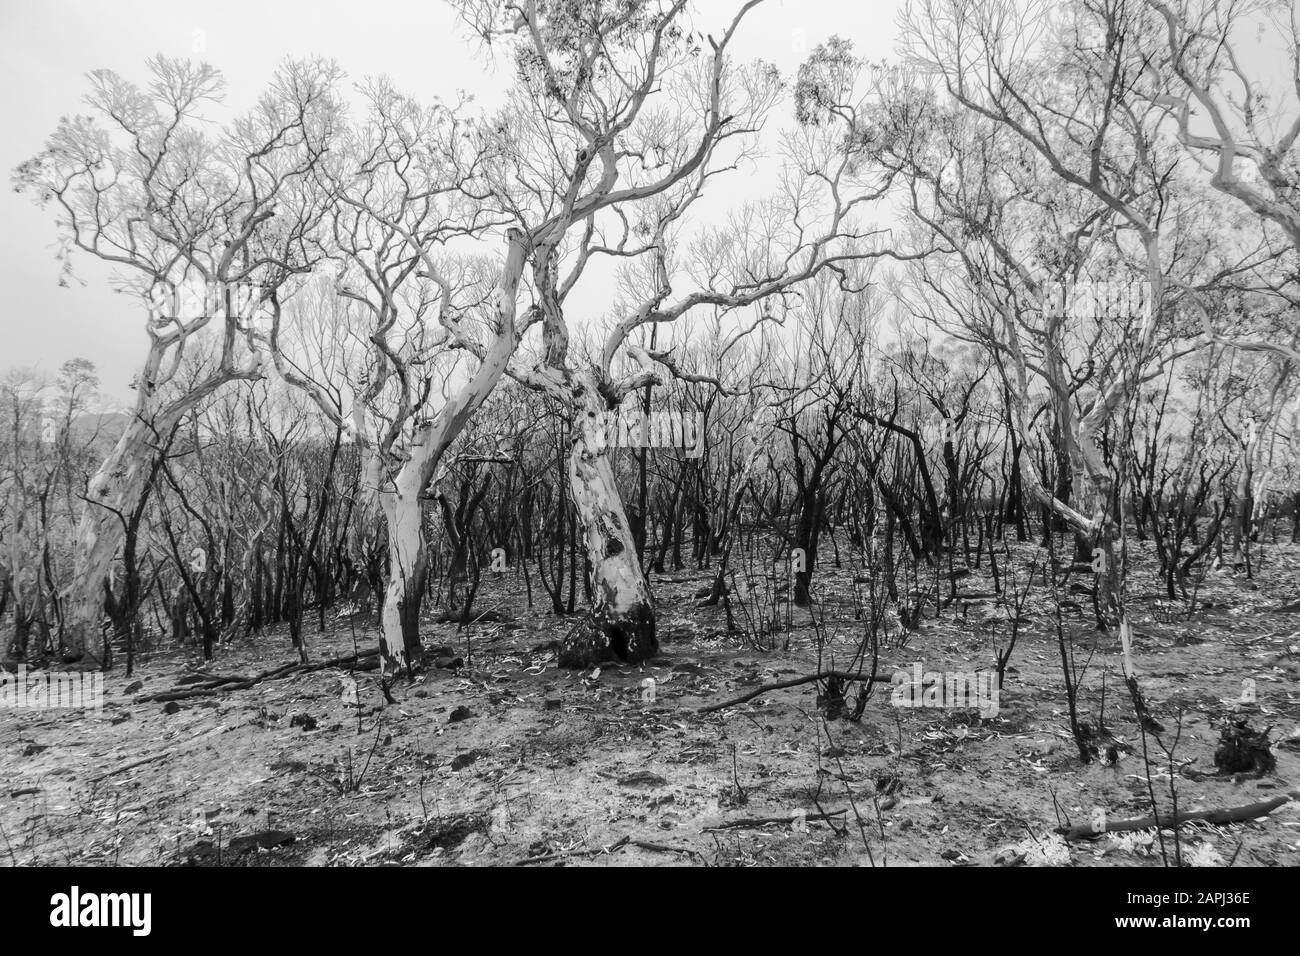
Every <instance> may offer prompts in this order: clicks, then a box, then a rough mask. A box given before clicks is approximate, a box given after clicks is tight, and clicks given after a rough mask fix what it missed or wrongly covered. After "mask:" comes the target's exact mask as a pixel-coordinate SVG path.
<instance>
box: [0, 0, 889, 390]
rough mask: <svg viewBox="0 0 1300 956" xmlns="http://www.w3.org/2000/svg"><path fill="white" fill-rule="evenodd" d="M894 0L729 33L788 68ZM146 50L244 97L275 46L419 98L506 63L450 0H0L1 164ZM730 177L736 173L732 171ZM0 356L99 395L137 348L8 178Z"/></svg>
mask: <svg viewBox="0 0 1300 956" xmlns="http://www.w3.org/2000/svg"><path fill="white" fill-rule="evenodd" d="M739 6H740V4H739V2H738V0H698V3H697V5H696V9H697V11H698V15H697V19H696V25H697V28H700V29H703V30H705V31H706V32H708V31H715V32H716V31H719V30H720V29H721V28H722V27H724V26H725V24H726V23H727V22H729V21H730V19H731V17H732V16H734V14H735V11H736V10H737V9H739ZM898 6H899V0H879V2H876V0H873V2H868V3H845V2H842V0H765V2H764V3H763V4H761V5H760V6H759V7H758V8H756V9H755V10H753V11H751V12H750V14H749V15H748V16H747V17H746V19H745V22H744V24H743V26H742V27H741V29H740V31H739V33H738V34H737V36H736V38H735V40H734V41H733V49H734V53H735V55H736V56H737V58H740V59H750V58H755V57H759V58H762V59H764V60H768V61H770V62H772V63H774V64H775V65H776V66H777V67H778V68H779V69H780V70H781V71H782V72H783V73H785V74H786V75H787V76H791V77H792V76H793V74H794V71H795V69H796V68H797V67H798V64H799V62H800V61H801V60H802V59H803V58H804V56H806V54H807V52H808V51H809V50H811V49H812V47H813V46H815V45H816V44H817V43H820V42H822V41H823V40H825V39H826V38H827V37H828V36H830V35H831V34H834V33H838V34H840V35H842V36H846V37H848V38H850V39H852V40H853V41H854V44H855V47H856V52H857V53H858V54H859V55H865V56H868V57H870V58H871V59H884V58H886V57H888V56H889V54H890V52H891V50H892V47H893V38H894V22H895V18H896V15H897V7H898ZM155 53H164V54H168V55H170V56H193V57H195V58H196V59H202V60H207V61H208V62H210V63H212V64H213V65H214V66H216V67H217V68H218V69H220V70H221V71H222V72H223V73H224V74H225V79H226V84H227V101H226V102H227V104H228V106H229V107H230V108H231V109H232V111H242V110H243V109H244V108H246V107H247V106H249V105H251V103H252V101H253V99H254V98H255V97H256V95H257V94H258V92H259V91H260V90H261V89H262V88H263V86H264V85H265V84H266V82H267V81H268V80H269V79H270V77H271V74H272V73H273V72H274V70H275V67H276V65H277V64H278V63H279V61H280V60H281V59H283V58H284V57H286V56H306V55H311V54H316V55H321V56H326V57H330V58H333V59H335V60H336V61H337V62H338V64H339V66H340V67H342V68H343V69H344V70H345V71H346V72H347V74H348V78H349V81H353V80H359V79H360V78H362V77H364V76H368V75H373V74H379V73H387V74H388V75H389V76H391V77H392V78H393V80H394V82H395V84H396V85H397V87H398V88H399V89H402V90H405V91H407V92H409V93H411V94H414V95H415V96H417V97H419V98H421V99H425V100H432V99H433V98H434V97H435V96H442V97H444V98H450V97H452V96H453V95H454V94H455V92H456V91H457V90H458V89H467V90H469V91H471V92H473V93H475V94H476V96H478V98H479V99H480V100H481V101H484V102H491V100H492V99H493V96H494V91H497V90H499V89H500V88H501V86H502V85H503V83H504V82H505V81H506V80H507V79H508V76H505V75H503V74H502V73H500V72H494V71H492V70H490V69H489V68H488V65H487V64H486V63H485V62H484V61H483V56H482V54H481V52H480V49H479V47H477V46H476V45H475V44H474V43H473V41H472V40H471V39H470V38H469V37H468V35H467V34H466V32H465V31H464V29H463V28H461V26H460V25H459V24H458V22H457V21H456V19H455V18H454V16H453V15H452V12H451V10H450V8H449V7H448V6H446V5H444V4H442V3H439V2H437V0H432V2H431V0H420V2H410V0H407V2H402V0H367V2H365V3H356V2H354V0H349V2H343V0H228V2H226V3H224V4H220V5H217V4H213V3H210V2H205V3H198V2H193V0H165V2H163V0H40V2H32V0H0V129H3V130H4V135H3V137H2V138H0V169H3V171H4V175H5V186H6V187H8V184H9V175H10V174H11V173H12V171H13V169H14V167H15V166H17V165H18V164H19V163H20V162H22V161H23V160H25V159H28V158H30V157H31V156H33V155H34V154H36V153H37V152H38V151H39V150H40V149H41V148H42V146H43V145H44V142H45V138H46V136H47V135H48V134H49V133H50V132H51V131H52V130H53V129H54V126H55V124H56V123H57V121H58V119H59V117H60V116H62V115H64V114H68V113H76V112H81V111H84V106H83V104H82V102H81V98H82V96H83V95H84V94H85V92H86V90H87V89H88V86H87V83H86V80H85V74H86V73H87V72H88V71H90V70H93V69H98V68H108V69H112V70H115V71H117V72H118V73H120V74H122V75H123V76H125V77H127V78H129V79H133V80H140V81H143V80H144V79H145V78H146V73H145V69H144V63H145V60H146V59H147V58H148V57H149V56H152V55H153V54H155ZM733 188H735V187H734V183H733ZM0 196H2V197H3V198H0V222H2V223H3V224H4V228H3V229H0V371H3V370H4V369H7V368H10V367H13V366H31V367H35V368H37V369H38V370H40V371H42V372H44V373H46V374H47V375H49V376H50V377H51V378H53V376H54V375H55V373H56V372H57V370H58V367H59V365H60V364H61V363H62V362H64V361H65V360H67V359H69V358H73V357H83V358H88V359H90V360H91V361H93V362H94V363H95V364H96V365H97V366H98V367H99V372H100V379H101V384H102V388H103V391H104V393H105V396H106V398H109V399H113V400H116V401H119V402H127V401H129V399H130V395H131V393H130V391H129V389H128V388H127V384H128V382H129V381H130V379H131V376H132V374H133V372H134V371H135V369H136V367H137V366H138V365H139V363H140V362H141V361H142V359H143V357H144V354H145V351H146V349H147V339H146V337H145V332H144V310H143V308H142V306H141V305H140V303H139V301H138V300H136V299H133V298H131V297H128V296H124V295H119V294H115V293H114V292H112V291H111V288H110V285H109V281H108V280H109V272H108V270H107V269H106V268H105V267H104V266H102V265H101V264H98V263H96V262H95V261H93V260H92V259H91V258H90V257H88V256H85V255H78V256H77V257H76V259H75V270H76V271H75V274H76V276H77V277H78V278H79V279H81V280H83V281H84V282H85V285H84V286H83V285H81V284H79V283H75V282H74V283H72V284H71V287H70V288H66V289H61V288H59V287H58V284H57V283H58V277H59V264H58V263H57V262H56V261H55V259H54V251H55V241H56V239H57V230H56V229H55V226H54V218H55V216H54V212H53V210H45V211H42V210H40V209H38V208H37V207H36V205H35V204H34V203H33V202H32V201H31V199H30V198H29V197H28V196H25V195H18V194H16V193H14V192H13V191H12V189H10V188H5V189H4V190H3V192H2V193H0Z"/></svg>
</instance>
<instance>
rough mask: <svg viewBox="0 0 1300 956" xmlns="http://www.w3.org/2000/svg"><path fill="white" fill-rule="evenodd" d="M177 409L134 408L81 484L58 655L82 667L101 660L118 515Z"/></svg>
mask: <svg viewBox="0 0 1300 956" xmlns="http://www.w3.org/2000/svg"><path fill="white" fill-rule="evenodd" d="M182 413H183V409H178V408H175V407H173V408H172V409H169V410H168V412H167V413H166V414H165V415H163V416H160V417H159V418H158V419H156V420H154V421H152V422H150V420H149V419H148V418H146V417H145V416H144V415H143V414H141V413H137V414H136V415H135V416H134V417H133V418H132V419H131V421H130V423H129V424H128V425H127V427H126V431H125V432H123V433H122V437H121V438H120V439H118V442H117V445H116V446H114V448H113V451H112V453H111V454H109V456H108V458H106V459H105V460H104V463H103V464H102V465H100V467H99V470H98V471H96V472H95V475H94V477H92V478H91V479H90V483H89V485H88V486H87V489H86V503H85V504H84V505H83V506H82V511H81V518H80V520H79V521H78V523H77V533H76V538H75V540H74V544H73V571H72V581H71V583H70V584H69V586H68V593H67V597H66V599H65V602H64V609H63V612H64V616H63V625H64V659H65V661H66V662H67V663H68V664H71V665H74V666H79V667H84V668H87V669H91V668H99V667H101V666H102V665H103V664H104V648H103V643H102V640H101V632H100V622H101V620H102V618H103V611H104V582H105V581H106V580H107V579H108V575H109V572H110V571H111V570H112V567H113V558H114V557H115V556H116V554H117V551H118V548H120V547H121V546H122V542H123V540H124V539H125V537H126V528H125V526H124V525H123V523H122V520H121V518H120V517H119V516H120V515H126V514H129V513H130V512H132V511H133V510H134V509H135V507H136V505H137V504H138V503H139V501H140V495H141V494H143V492H144V486H145V481H146V480H147V479H148V472H149V463H150V460H151V459H152V458H153V456H154V455H155V454H156V453H157V452H156V445H157V442H158V441H159V437H158V436H160V435H167V434H168V433H170V432H171V430H172V428H173V427H174V426H175V424H176V421H177V420H178V419H179V418H180V416H181V414H182Z"/></svg>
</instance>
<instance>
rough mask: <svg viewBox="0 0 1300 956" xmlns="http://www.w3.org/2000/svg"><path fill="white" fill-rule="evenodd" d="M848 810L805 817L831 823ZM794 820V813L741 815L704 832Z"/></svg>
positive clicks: (788, 822) (745, 828) (751, 828)
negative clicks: (833, 818)
mask: <svg viewBox="0 0 1300 956" xmlns="http://www.w3.org/2000/svg"><path fill="white" fill-rule="evenodd" d="M848 812H849V810H848V808H847V807H845V808H844V809H843V810H828V811H826V812H825V813H810V814H808V815H807V816H806V817H805V819H806V820H808V821H809V822H810V823H811V822H815V821H817V820H822V821H825V822H826V823H830V822H831V818H832V817H840V816H843V815H844V814H846V813H848ZM794 820H795V818H794V815H793V814H791V815H790V816H784V817H741V818H740V819H738V820H726V821H724V822H722V823H716V824H714V825H713V826H711V827H705V828H704V832H705V833H712V832H715V831H717V830H755V829H758V828H759V827H768V826H772V825H773V824H783V825H786V826H788V825H790V824H792V823H794Z"/></svg>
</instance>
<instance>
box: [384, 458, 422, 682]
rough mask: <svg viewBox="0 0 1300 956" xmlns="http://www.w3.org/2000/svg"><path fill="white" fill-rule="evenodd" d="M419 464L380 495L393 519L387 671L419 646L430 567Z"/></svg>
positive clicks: (389, 518)
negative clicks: (421, 609) (426, 582)
mask: <svg viewBox="0 0 1300 956" xmlns="http://www.w3.org/2000/svg"><path fill="white" fill-rule="evenodd" d="M420 464H421V463H420V462H416V461H411V462H407V464H406V466H405V467H404V468H402V470H401V471H399V472H398V474H397V477H396V479H394V481H393V483H392V485H391V486H390V487H388V488H385V489H384V490H383V491H382V492H381V493H380V495H379V500H380V504H381V505H382V507H383V513H384V519H385V521H386V522H387V524H388V588H387V590H386V591H385V594H384V610H383V615H382V618H381V630H380V641H379V653H380V657H381V658H382V665H383V673H385V674H396V673H398V672H399V671H402V670H405V669H407V667H408V666H409V665H410V663H411V661H412V659H413V658H415V657H417V656H418V654H419V651H420V606H421V604H422V603H423V601H424V587H425V578H426V575H427V572H428V566H429V563H428V550H427V546H426V544H425V540H424V526H423V525H424V509H423V507H422V505H421V503H420V493H421V491H422V490H423V487H424V486H423V482H421V480H420V479H421V472H422V471H423V469H422V468H420ZM413 465H414V466H415V467H412V466H413Z"/></svg>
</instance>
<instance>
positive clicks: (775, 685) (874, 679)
mask: <svg viewBox="0 0 1300 956" xmlns="http://www.w3.org/2000/svg"><path fill="white" fill-rule="evenodd" d="M832 677H835V678H838V679H839V680H842V681H848V682H852V681H861V682H863V683H864V684H877V683H880V684H887V683H889V681H890V678H888V677H881V676H880V675H879V674H863V673H861V672H859V673H857V674H850V673H849V672H848V671H819V672H818V673H816V674H808V675H806V676H804V677H791V678H790V679H789V680H778V681H773V682H772V683H770V684H763V685H762V686H761V687H758V688H755V689H754V690H751V691H750V692H749V693H747V694H741V695H740V696H739V697H733V698H732V699H731V700H724V701H723V702H722V703H720V704H709V705H708V706H707V707H701V708H699V709H698V710H696V713H697V714H711V713H713V712H714V711H715V710H724V709H725V708H727V707H735V706H736V705H737V704H743V703H745V701H748V700H753V699H754V698H755V697H761V696H762V695H763V694H766V693H769V692H771V691H774V690H783V689H785V688H786V687H798V686H799V685H800V684H811V683H812V682H813V681H818V680H829V679H830V678H832Z"/></svg>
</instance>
